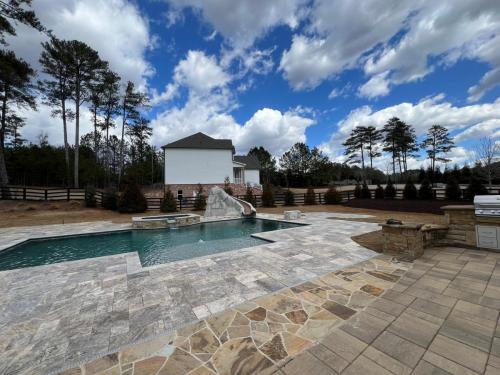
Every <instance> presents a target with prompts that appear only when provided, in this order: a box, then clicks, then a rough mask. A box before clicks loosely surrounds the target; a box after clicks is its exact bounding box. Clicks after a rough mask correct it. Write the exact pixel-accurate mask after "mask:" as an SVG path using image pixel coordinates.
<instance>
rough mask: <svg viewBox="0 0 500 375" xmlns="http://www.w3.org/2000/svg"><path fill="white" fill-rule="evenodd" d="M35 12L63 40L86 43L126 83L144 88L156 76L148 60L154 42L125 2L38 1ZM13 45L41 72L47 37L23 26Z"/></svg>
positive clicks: (140, 18) (142, 20)
mask: <svg viewBox="0 0 500 375" xmlns="http://www.w3.org/2000/svg"><path fill="white" fill-rule="evenodd" d="M33 10H34V11H35V12H36V14H37V16H38V17H39V18H40V21H41V22H42V24H44V25H46V26H47V27H48V28H49V29H51V30H52V31H53V33H54V34H55V35H56V36H57V37H59V38H62V39H68V40H69V39H77V40H80V41H82V42H85V43H87V44H88V45H90V46H91V47H92V48H94V49H96V50H97V51H98V52H99V55H100V56H101V57H102V58H103V59H105V60H107V61H109V63H110V67H111V69H113V70H115V71H116V72H117V73H118V74H119V75H120V76H121V77H122V78H123V80H125V81H126V80H131V81H133V82H134V83H135V84H136V85H138V86H141V87H145V86H146V78H147V77H149V76H150V75H151V74H152V73H153V72H154V70H153V68H152V66H151V65H150V64H149V62H148V61H147V60H146V58H145V54H146V52H147V50H148V49H149V48H150V47H151V46H152V43H153V42H154V39H153V38H152V37H151V35H150V31H149V25H148V21H147V19H146V18H145V17H144V16H143V15H142V14H141V13H140V11H139V9H138V8H137V7H136V6H135V5H134V4H133V3H130V2H128V1H126V0H78V1H76V0H60V1H51V0H37V1H34V2H33ZM17 34H18V35H17V36H16V37H12V38H10V39H9V42H10V45H11V47H10V48H12V49H13V50H14V51H15V52H16V53H17V54H18V55H19V56H21V57H23V58H24V59H25V60H27V61H28V62H29V63H31V64H32V65H33V66H34V67H35V68H36V69H38V70H39V63H38V58H39V56H40V53H41V46H40V43H41V42H42V41H43V40H45V39H46V37H45V36H44V35H42V34H40V33H38V32H37V31H35V30H33V29H31V28H28V27H25V26H20V27H19V29H18V33H17Z"/></svg>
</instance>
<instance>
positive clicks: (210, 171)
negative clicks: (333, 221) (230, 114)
mask: <svg viewBox="0 0 500 375" xmlns="http://www.w3.org/2000/svg"><path fill="white" fill-rule="evenodd" d="M162 148H163V151H164V155H165V185H168V186H169V187H170V189H171V190H172V192H173V193H174V195H177V197H179V198H181V197H189V196H193V195H195V193H196V191H197V189H198V184H202V185H203V188H204V189H205V191H208V189H210V188H211V187H212V186H215V185H217V186H224V181H225V180H226V179H227V178H229V182H230V184H231V187H232V189H233V191H234V193H235V194H244V192H245V190H246V185H247V184H250V185H251V186H252V187H254V189H259V190H260V178H259V169H260V165H259V161H258V159H257V158H255V157H253V156H243V155H241V156H240V155H234V154H235V150H234V146H233V142H232V141H231V140H230V139H215V138H212V137H209V136H208V135H206V134H203V133H196V134H193V135H190V136H189V137H186V138H182V139H179V140H177V141H175V142H172V143H169V144H167V145H165V146H163V147H162Z"/></svg>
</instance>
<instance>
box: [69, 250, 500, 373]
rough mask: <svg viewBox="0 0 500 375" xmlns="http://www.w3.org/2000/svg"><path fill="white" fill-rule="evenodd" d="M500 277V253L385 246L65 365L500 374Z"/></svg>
mask: <svg viewBox="0 0 500 375" xmlns="http://www.w3.org/2000/svg"><path fill="white" fill-rule="evenodd" d="M396 281H397V282H396ZM499 289H500V253H492V252H482V251H476V250H464V249H459V248H452V247H449V248H435V249H430V250H427V251H426V254H425V256H424V257H423V258H421V259H420V260H417V261H415V262H414V264H413V266H412V265H410V264H408V263H404V262H398V261H397V260H395V259H392V258H390V257H388V256H385V255H381V256H378V257H376V258H373V259H371V260H368V261H365V262H362V263H359V264H357V265H355V266H352V267H349V268H346V269H343V270H340V271H336V272H332V273H329V274H327V275H325V276H323V277H320V278H316V279H314V280H311V281H308V282H305V283H302V284H300V285H297V286H295V287H292V288H286V289H283V290H280V291H279V292H277V293H274V294H272V295H268V296H265V297H261V298H257V299H256V300H254V301H252V302H247V303H244V304H241V305H239V306H236V307H234V308H232V309H229V310H226V311H224V312H222V313H219V314H216V315H214V316H211V317H209V318H207V319H204V320H201V321H199V322H197V323H195V324H192V325H188V326H186V327H184V328H182V329H179V330H177V332H176V333H174V334H171V335H161V336H159V337H157V338H155V339H153V340H147V341H145V342H143V343H140V344H136V345H132V346H130V347H127V348H125V349H124V350H121V351H119V352H115V353H110V354H109V355H107V356H104V357H102V358H99V359H96V360H94V361H92V362H90V363H87V364H84V365H82V366H80V367H77V368H72V369H70V370H68V371H66V372H64V373H62V374H64V375H69V374H74V375H76V374H89V373H91V374H94V373H95V374H99V375H104V374H121V375H125V374H126V375H139V374H157V375H166V374H168V375H171V374H172V375H173V374H175V375H177V374H207V375H208V374H221V375H222V374H223V375H226V374H241V375H243V374H276V375H285V374H286V375H304V374H315V375H316V374H319V375H322V374H324V375H329V374H331V375H335V374H349V375H364V374H370V375H371V374H375V375H399V374H414V375H428V374H437V375H446V374H469V375H474V374H486V375H493V374H499V373H500V325H499V324H500V323H499V321H500V319H499V310H500V292H499Z"/></svg>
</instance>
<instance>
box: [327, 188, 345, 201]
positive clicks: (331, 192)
mask: <svg viewBox="0 0 500 375" xmlns="http://www.w3.org/2000/svg"><path fill="white" fill-rule="evenodd" d="M324 198H325V204H338V203H340V202H342V195H341V194H340V193H339V191H338V190H337V189H336V188H335V186H334V185H330V187H329V188H328V190H327V191H326V193H325V196H324Z"/></svg>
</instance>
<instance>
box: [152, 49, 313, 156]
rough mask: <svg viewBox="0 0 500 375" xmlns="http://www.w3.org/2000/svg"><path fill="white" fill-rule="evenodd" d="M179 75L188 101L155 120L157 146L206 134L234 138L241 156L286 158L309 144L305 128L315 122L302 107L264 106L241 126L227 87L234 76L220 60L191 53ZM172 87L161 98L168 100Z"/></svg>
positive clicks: (176, 82)
mask: <svg viewBox="0 0 500 375" xmlns="http://www.w3.org/2000/svg"><path fill="white" fill-rule="evenodd" d="M174 72H175V74H174V82H173V83H172V84H171V85H173V86H175V87H176V88H177V89H181V88H185V89H187V91H188V97H187V100H186V102H185V103H184V104H183V105H176V106H174V107H172V108H169V109H167V110H165V111H163V112H161V113H159V114H158V115H157V116H156V118H155V119H154V120H153V121H152V128H153V143H154V144H155V145H157V146H161V145H164V144H166V143H168V142H171V141H174V140H176V139H179V138H182V137H185V136H188V135H191V134H193V133H196V132H199V131H201V132H204V133H206V134H208V135H210V136H213V137H219V138H230V139H232V140H233V142H234V144H235V146H236V148H237V150H238V152H242V153H245V152H247V151H248V149H249V148H251V147H252V146H264V147H265V148H267V149H268V150H270V152H272V153H274V154H276V155H280V154H281V153H283V152H284V151H285V150H286V149H288V148H289V147H290V146H291V145H292V144H294V143H295V142H298V141H305V140H306V136H305V130H306V129H307V128H308V127H309V126H311V125H313V124H314V120H313V119H311V118H308V117H305V116H304V114H305V110H304V109H302V108H300V110H299V109H296V110H290V111H287V112H284V113H282V112H280V111H278V110H275V109H270V108H263V109H260V110H258V111H257V112H255V113H254V114H253V115H252V116H251V118H250V119H249V120H248V121H246V122H245V123H244V124H238V123H237V122H236V120H235V119H234V118H233V116H231V115H230V113H231V111H232V110H233V109H234V108H235V107H236V105H237V104H236V103H235V101H234V98H233V95H232V94H231V92H230V91H229V90H228V89H227V88H226V85H227V84H228V83H229V81H230V80H231V77H230V76H229V75H228V74H227V73H226V72H225V71H224V69H223V68H222V67H221V66H220V65H219V64H218V63H217V61H216V59H215V58H213V57H207V56H206V55H204V54H203V53H202V52H199V51H190V52H189V53H188V55H187V57H186V58H185V59H184V60H181V61H180V62H179V63H178V65H177V66H176V68H175V69H174ZM168 87H169V86H167V90H166V91H165V93H163V94H161V95H159V96H158V97H161V96H164V97H166V96H168V94H167V92H168ZM170 87H172V86H170Z"/></svg>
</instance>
